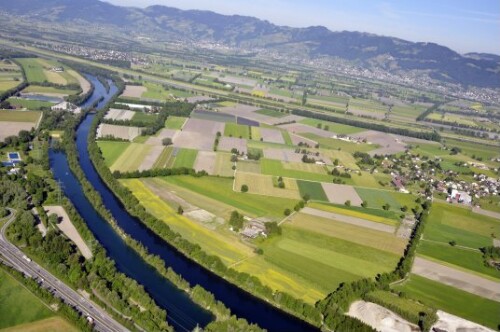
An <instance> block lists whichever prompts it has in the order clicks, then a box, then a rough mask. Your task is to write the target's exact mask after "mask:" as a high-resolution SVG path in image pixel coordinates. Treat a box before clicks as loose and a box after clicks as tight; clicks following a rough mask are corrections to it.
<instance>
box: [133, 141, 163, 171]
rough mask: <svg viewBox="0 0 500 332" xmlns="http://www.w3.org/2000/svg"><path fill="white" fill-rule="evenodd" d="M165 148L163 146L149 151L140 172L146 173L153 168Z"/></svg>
mask: <svg viewBox="0 0 500 332" xmlns="http://www.w3.org/2000/svg"><path fill="white" fill-rule="evenodd" d="M163 148H164V146H162V145H155V146H153V148H152V149H151V150H150V151H149V153H148V154H147V156H146V157H145V158H144V160H143V161H142V163H141V166H139V171H145V170H148V169H151V168H153V165H154V163H155V161H156V160H157V159H158V157H159V156H160V154H161V153H162V152H163Z"/></svg>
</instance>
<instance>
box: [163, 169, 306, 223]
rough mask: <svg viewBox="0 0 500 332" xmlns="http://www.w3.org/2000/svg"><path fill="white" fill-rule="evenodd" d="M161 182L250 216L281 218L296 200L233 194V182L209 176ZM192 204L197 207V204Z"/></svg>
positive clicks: (173, 178)
mask: <svg viewBox="0 0 500 332" xmlns="http://www.w3.org/2000/svg"><path fill="white" fill-rule="evenodd" d="M162 180H163V181H166V182H167V183H171V184H174V185H176V186H179V187H182V188H185V189H188V190H190V191H193V192H195V193H198V194H201V195H203V196H206V197H208V198H210V199H211V204H213V203H214V202H213V201H214V200H215V201H218V202H221V203H223V204H224V205H226V206H227V205H229V206H231V207H233V209H234V208H235V209H238V210H240V211H242V212H244V213H245V214H248V215H250V216H271V217H279V218H281V217H282V216H283V211H284V209H285V208H290V209H292V208H293V207H294V206H295V204H297V200H292V199H287V198H279V197H268V196H259V195H252V194H248V193H246V194H244V193H241V192H235V191H233V180H232V179H227V178H218V177H209V176H204V177H201V178H194V177H191V176H169V177H165V178H162ZM183 198H185V196H183ZM185 199H186V198H185ZM193 204H196V205H198V203H193ZM198 206H199V205H198ZM203 208H205V207H203ZM220 208H221V209H222V208H227V207H220ZM206 209H207V210H209V211H215V209H216V207H213V208H211V207H210V206H207V207H206ZM214 213H215V212H214ZM218 215H219V214H218Z"/></svg>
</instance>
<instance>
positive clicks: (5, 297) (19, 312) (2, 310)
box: [0, 269, 54, 329]
mask: <svg viewBox="0 0 500 332" xmlns="http://www.w3.org/2000/svg"><path fill="white" fill-rule="evenodd" d="M0 304H1V305H0V317H2V319H0V329H3V328H7V327H11V326H16V325H19V324H24V323H30V322H35V321H38V320H41V319H44V318H48V317H51V316H54V313H53V312H52V311H51V310H50V309H49V308H48V307H47V306H46V305H45V304H44V303H42V302H41V301H40V300H39V299H38V298H37V297H36V296H35V295H33V294H32V293H31V292H29V291H28V290H27V289H26V288H24V286H23V285H21V284H20V283H19V282H18V281H17V280H15V279H14V278H13V277H12V276H10V275H9V274H7V273H6V272H5V271H4V270H2V269H0Z"/></svg>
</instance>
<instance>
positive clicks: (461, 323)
mask: <svg viewBox="0 0 500 332" xmlns="http://www.w3.org/2000/svg"><path fill="white" fill-rule="evenodd" d="M437 316H438V321H437V322H436V324H434V325H433V326H432V328H431V331H432V330H433V329H439V330H440V331H447V332H494V330H492V329H489V328H487V327H485V326H482V325H479V324H476V323H474V322H471V321H469V320H466V319H463V318H460V317H458V316H455V315H452V314H449V313H447V312H444V311H441V310H438V311H437Z"/></svg>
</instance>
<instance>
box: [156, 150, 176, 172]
mask: <svg viewBox="0 0 500 332" xmlns="http://www.w3.org/2000/svg"><path fill="white" fill-rule="evenodd" d="M173 151H174V148H173V147H172V146H169V147H166V148H164V149H163V151H162V152H161V154H160V156H159V157H158V159H156V161H155V163H154V164H153V169H158V168H170V167H172V164H173V160H174V158H173V157H172V152H173Z"/></svg>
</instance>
